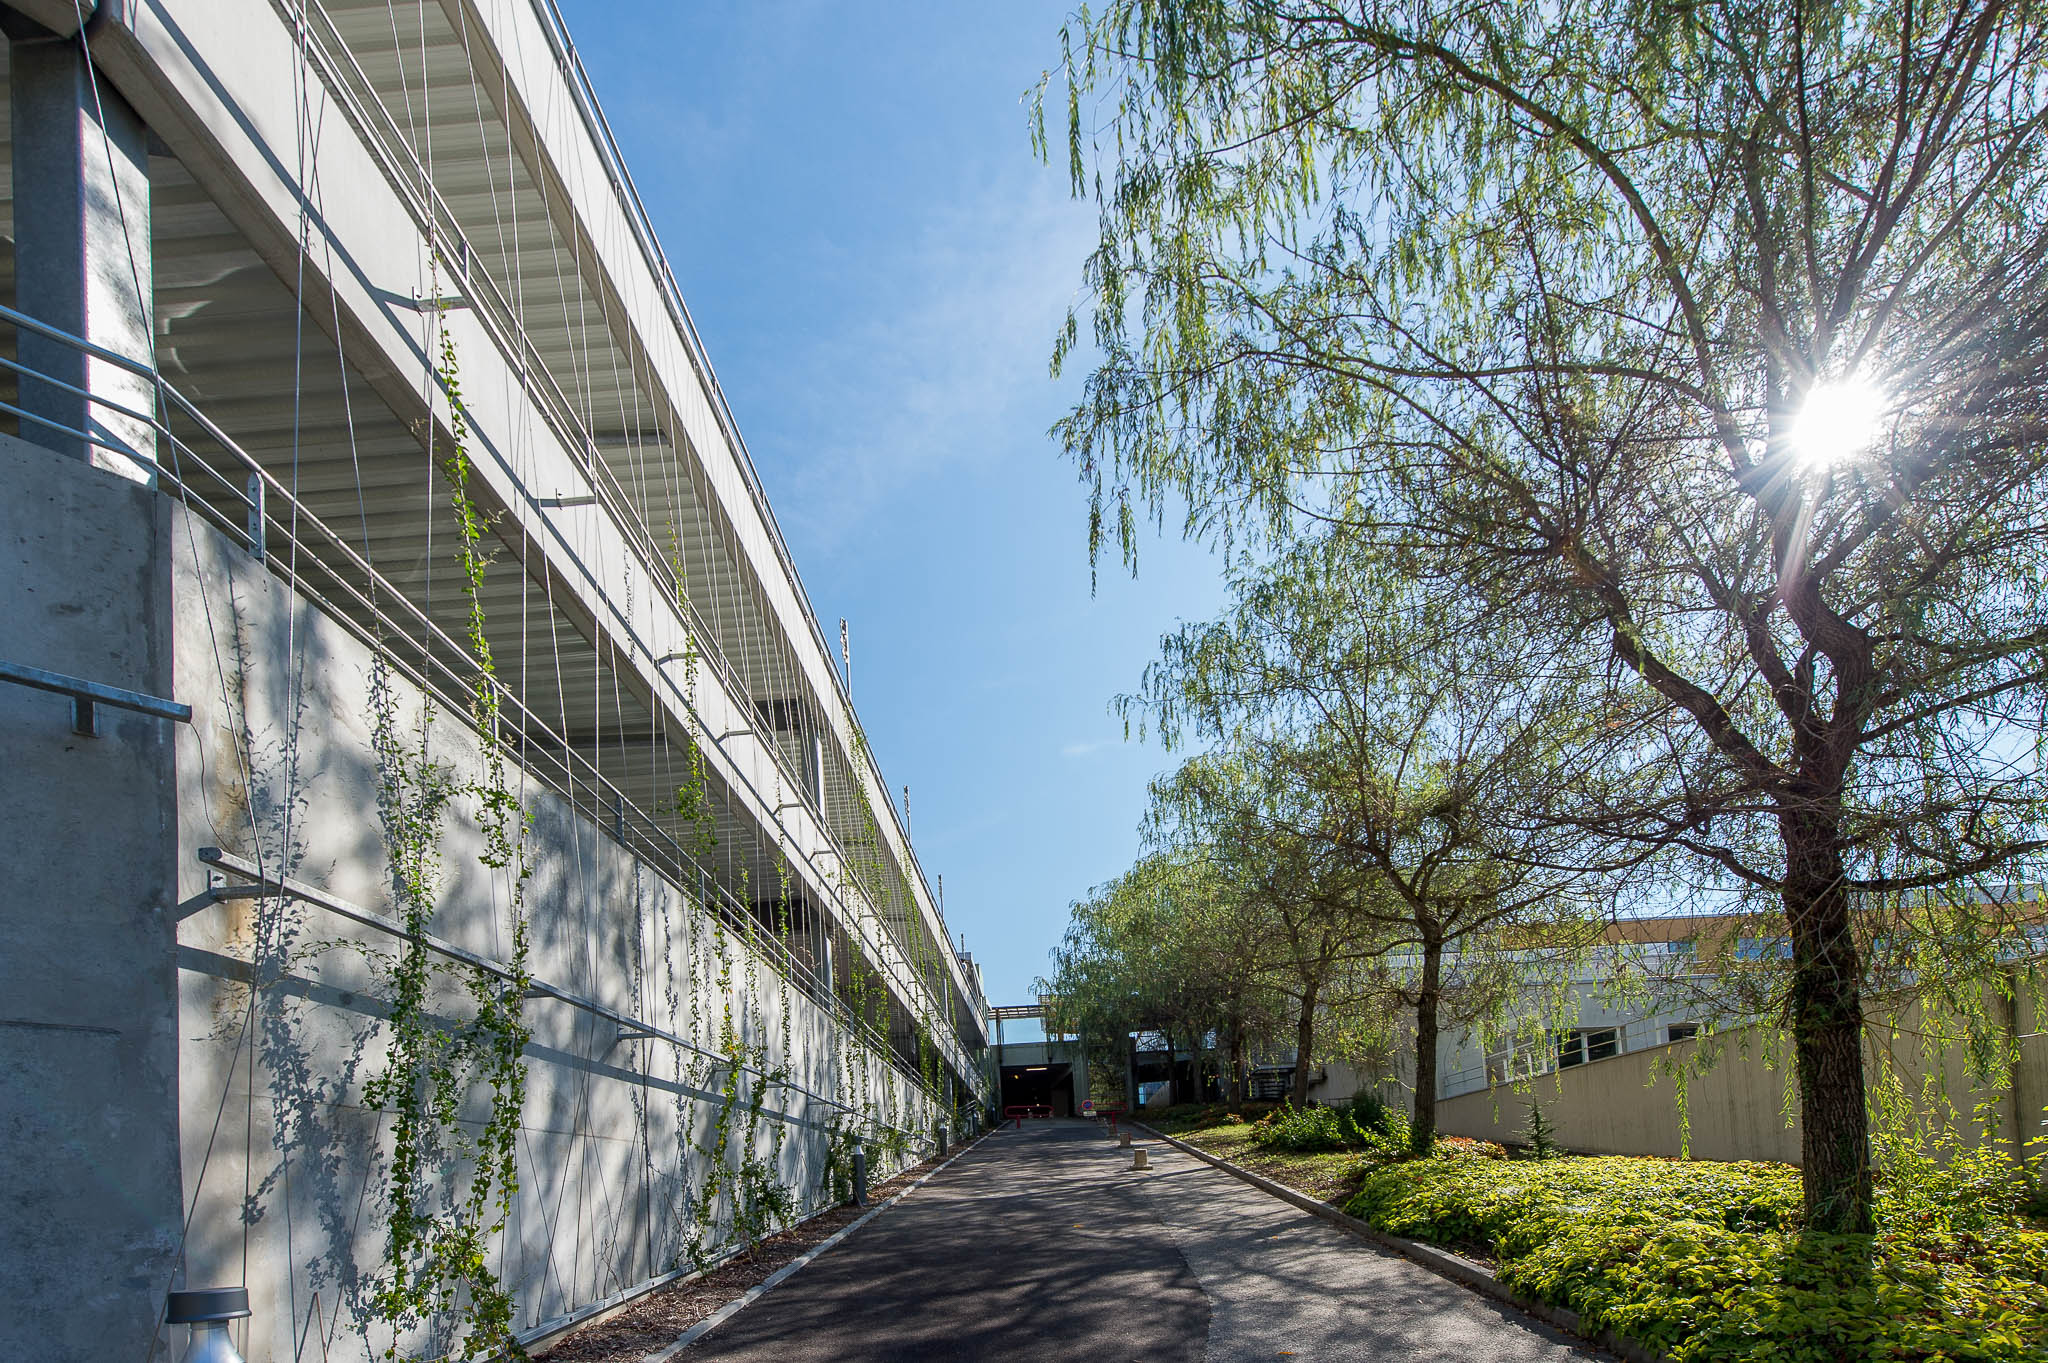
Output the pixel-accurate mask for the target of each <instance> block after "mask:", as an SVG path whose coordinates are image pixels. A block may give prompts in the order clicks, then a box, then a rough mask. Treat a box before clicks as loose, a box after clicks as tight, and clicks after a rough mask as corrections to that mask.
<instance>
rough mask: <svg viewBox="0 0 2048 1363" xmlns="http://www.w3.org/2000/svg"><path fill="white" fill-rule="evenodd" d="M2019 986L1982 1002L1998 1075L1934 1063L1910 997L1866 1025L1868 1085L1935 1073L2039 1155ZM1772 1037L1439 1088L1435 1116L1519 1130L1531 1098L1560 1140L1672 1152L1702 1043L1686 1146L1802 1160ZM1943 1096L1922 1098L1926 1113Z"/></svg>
mask: <svg viewBox="0 0 2048 1363" xmlns="http://www.w3.org/2000/svg"><path fill="white" fill-rule="evenodd" d="M2018 992H2019V998H2018V1002H2017V1006H2016V1008H2014V1009H2013V1010H2012V1011H2010V1012H2008V1011H2007V1010H2008V1005H2007V1004H2006V1003H2005V1002H2004V1001H2003V1000H2001V999H1998V998H1996V997H1993V998H1991V999H1990V1001H1989V1004H1988V1006H1989V1007H1990V1009H1991V1010H1992V1011H1991V1014H1990V1015H1991V1016H1992V1017H1993V1018H1995V1019H1998V1020H1999V1021H2000V1022H2001V1023H2002V1024H2003V1025H2004V1026H2006V1027H2007V1028H2009V1029H2010V1031H2009V1034H2010V1035H2012V1036H2015V1037H2018V1038H2019V1063H2018V1064H2017V1065H2016V1066H2014V1067H2013V1070H2012V1073H2011V1074H2010V1075H2008V1076H2006V1078H2005V1083H2004V1084H2003V1085H2001V1086H1995V1087H1994V1086H1984V1085H1978V1084H1975V1083H1973V1082H1972V1080H1971V1076H1970V1073H1969V1067H1968V1064H1967V1062H1966V1059H1965V1057H1964V1056H1962V1055H1961V1054H1959V1053H1957V1052H1956V1051H1955V1050H1948V1051H1944V1052H1943V1053H1942V1054H1941V1055H1940V1057H1939V1059H1938V1061H1937V1062H1936V1063H1935V1064H1933V1065H1929V1064H1928V1063H1927V1060H1926V1058H1925V1056H1924V1053H1923V1048H1922V1042H1921V1037H1922V1035H1923V1034H1924V1032H1925V1031H1926V1028H1925V1027H1924V1026H1923V1024H1922V1018H1921V1013H1920V1010H1919V1009H1918V1007H1917V1006H1915V1007H1913V1008H1910V1009H1907V1010H1906V1011H1905V1012H1903V1013H1901V1014H1900V1015H1899V1016H1898V1018H1897V1019H1896V1028H1893V1027H1892V1026H1890V1025H1888V1024H1885V1023H1879V1024H1877V1025H1875V1026H1873V1027H1872V1029H1871V1037H1872V1039H1871V1040H1870V1041H1869V1042H1868V1043H1867V1045H1866V1057H1865V1068H1866V1073H1867V1074H1868V1076H1869V1079H1870V1081H1871V1082H1872V1083H1873V1084H1875V1083H1877V1082H1878V1081H1879V1079H1880V1077H1881V1076H1882V1075H1884V1074H1885V1073H1887V1072H1889V1073H1891V1074H1894V1075H1897V1076H1899V1077H1900V1078H1901V1079H1902V1080H1903V1082H1904V1086H1905V1089H1906V1091H1907V1094H1908V1096H1914V1095H1918V1094H1919V1093H1920V1092H1921V1089H1922V1082H1923V1080H1932V1082H1933V1085H1934V1087H1935V1089H1936V1090H1937V1091H1939V1092H1940V1093H1942V1094H1944V1095H1946V1103H1947V1104H1948V1105H1949V1106H1952V1107H1953V1109H1954V1110H1955V1111H1957V1112H1959V1113H1961V1114H1962V1115H1963V1116H1964V1117H1965V1118H1966V1119H1967V1118H1969V1117H1970V1116H1971V1115H1972V1114H1973V1113H1974V1112H1975V1111H1976V1109H1977V1107H1978V1105H1979V1104H1980V1103H1985V1102H1992V1103H1995V1104H1996V1107H1995V1110H1994V1111H1993V1112H1992V1113H1991V1114H1990V1115H1991V1117H1992V1119H1993V1122H1994V1130H1995V1134H1996V1137H1997V1139H1998V1140H1999V1141H2000V1142H2001V1143H2002V1144H2004V1145H2006V1146H2008V1147H2014V1146H2018V1145H2020V1144H2025V1145H2026V1146H2027V1147H2028V1156H2029V1158H2033V1159H2039V1158H2040V1157H2041V1156H2042V1155H2043V1153H2044V1151H2048V1124H2044V1122H2043V1109H2044V1104H2048V1037H2044V1036H2043V1034H2042V1029H2041V1018H2040V1015H2039V1013H2038V1011H2037V1009H2036V1007H2035V1005H2034V1003H2033V1001H2032V1000H2031V998H2030V997H2029V994H2028V990H2027V989H2026V987H2025V986H2024V985H2022V987H2021V988H2020V989H2019V991H2018ZM1771 1040H1772V1037H1771V1036H1770V1035H1769V1034H1768V1033H1767V1032H1766V1031H1765V1029H1764V1028H1762V1027H1757V1026H1752V1027H1745V1028H1739V1029H1735V1030H1731V1031H1728V1032H1724V1033H1722V1034H1720V1035H1719V1036H1717V1037H1713V1038H1708V1039H1701V1040H1692V1041H1681V1042H1677V1043H1675V1044H1672V1045H1668V1046H1658V1047H1653V1048H1650V1049H1647V1050H1641V1051H1635V1052H1632V1053H1628V1054H1623V1055H1618V1056H1615V1057H1613V1058H1611V1059H1607V1060H1596V1061H1593V1062H1591V1063H1590V1064H1585V1065H1578V1066H1574V1067H1573V1068H1571V1069H1566V1070H1560V1071H1558V1072H1556V1073H1555V1074H1550V1075H1545V1076H1543V1077H1542V1078H1539V1079H1537V1080H1535V1081H1533V1086H1532V1087H1530V1088H1527V1089H1525V1090H1523V1091H1517V1090H1516V1089H1514V1088H1513V1087H1511V1086H1508V1085H1497V1086H1495V1087H1493V1088H1491V1089H1487V1090H1483V1091H1480V1092H1477V1093H1469V1094H1464V1095H1461V1096H1459V1097H1456V1098H1449V1099H1444V1100H1442V1101H1440V1102H1439V1103H1438V1104H1437V1121H1438V1123H1439V1126H1440V1128H1441V1130H1442V1131H1443V1132H1444V1134H1446V1135H1456V1136H1476V1137H1479V1138H1481V1139H1484V1140H1496V1141H1519V1140H1521V1139H1522V1134H1521V1133H1522V1130H1523V1128H1524V1126H1525V1125H1526V1123H1527V1121H1528V1112H1529V1105H1530V1103H1531V1101H1532V1100H1533V1101H1534V1102H1536V1103H1539V1104H1541V1105H1542V1108H1543V1111H1544V1114H1545V1115H1546V1116H1547V1117H1549V1118H1550V1119H1551V1121H1552V1122H1553V1123H1554V1124H1555V1125H1556V1128H1557V1139H1558V1141H1559V1142H1560V1143H1561V1144H1563V1145H1565V1146H1567V1147H1568V1148H1570V1149H1574V1150H1581V1151H1586V1152H1589V1153H1595V1154H1615V1155H1664V1156H1671V1157H1676V1156H1677V1155H1678V1154H1679V1153H1680V1151H1681V1149H1682V1148H1684V1147H1685V1145H1686V1142H1685V1140H1684V1139H1683V1134H1684V1133H1683V1132H1682V1130H1681V1121H1680V1116H1679V1104H1678V1100H1677V1093H1676V1088H1675V1084H1674V1080H1673V1078H1672V1077H1671V1073H1670V1071H1671V1068H1672V1067H1674V1066H1685V1065H1687V1064H1688V1063H1689V1062H1691V1061H1693V1060H1695V1059H1697V1058H1701V1057H1702V1054H1703V1052H1702V1048H1705V1052H1704V1054H1705V1055H1707V1056H1711V1057H1713V1063H1712V1066H1711V1068H1709V1069H1707V1070H1706V1072H1705V1073H1702V1074H1697V1075H1695V1076H1693V1077H1692V1078H1691V1080H1690V1081H1689V1082H1688V1085H1687V1089H1686V1104H1685V1110H1686V1112H1687V1114H1688V1115H1689V1117H1690V1123H1691V1131H1690V1152H1691V1155H1692V1157H1693V1158H1695V1159H1717V1160H1779V1161H1782V1162H1784V1163H1787V1164H1797V1163H1799V1121H1798V1103H1797V1100H1796V1093H1794V1092H1793V1091H1792V1088H1791V1083H1792V1081H1791V1079H1790V1065H1791V1056H1790V1048H1789V1044H1787V1043H1786V1042H1785V1040H1784V1039H1783V1038H1782V1037H1780V1038H1777V1040H1778V1044H1779V1054H1778V1056H1777V1057H1776V1058H1777V1061H1778V1063H1777V1066H1776V1068H1773V1067H1772V1066H1771V1064H1770V1063H1768V1062H1767V1060H1766V1055H1765V1052H1766V1049H1767V1045H1768V1043H1769V1042H1770V1041H1771ZM1881 1051H1882V1052H1884V1053H1883V1054H1881V1053H1880V1052H1881ZM1939 1106H1941V1104H1939V1103H1936V1104H1925V1105H1923V1107H1922V1112H1923V1120H1924V1119H1925V1114H1926V1113H1927V1112H1928V1111H1929V1110H1930V1109H1934V1108H1938V1107H1939ZM1964 1134H1965V1135H1966V1137H1967V1136H1970V1135H1972V1134H1973V1133H1970V1132H1965V1133H1964Z"/></svg>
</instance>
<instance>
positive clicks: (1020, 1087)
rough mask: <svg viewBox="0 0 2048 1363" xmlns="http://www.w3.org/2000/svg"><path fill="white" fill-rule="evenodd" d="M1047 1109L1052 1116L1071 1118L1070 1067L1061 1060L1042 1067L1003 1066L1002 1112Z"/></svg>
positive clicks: (1071, 1082)
mask: <svg viewBox="0 0 2048 1363" xmlns="http://www.w3.org/2000/svg"><path fill="white" fill-rule="evenodd" d="M1013 1107H1049V1108H1051V1109H1052V1115H1053V1116H1055V1117H1071V1116H1073V1115H1074V1067H1073V1065H1072V1064H1071V1063H1070V1062H1068V1061H1064V1060H1054V1061H1049V1062H1047V1063H1046V1064H1043V1065H1005V1066H1003V1111H1005V1112H1007V1111H1009V1110H1010V1109H1011V1108H1013Z"/></svg>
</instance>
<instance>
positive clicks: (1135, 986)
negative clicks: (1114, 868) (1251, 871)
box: [1038, 852, 1267, 1105]
mask: <svg viewBox="0 0 2048 1363" xmlns="http://www.w3.org/2000/svg"><path fill="white" fill-rule="evenodd" d="M1260 936H1261V933H1260V930H1259V927H1258V925H1257V924H1255V923H1252V922H1248V921H1247V920H1246V917H1245V912H1244V906H1243V905H1242V904H1241V903H1240V902H1239V901H1238V900H1237V899H1236V898H1235V897H1234V896H1232V895H1231V894H1230V893H1229V890H1228V887H1227V886H1226V885H1225V884H1224V883H1223V882H1222V880H1221V879H1220V878H1219V877H1218V876H1217V874H1216V872H1215V869H1214V867H1213V866H1212V865H1211V864H1210V862H1209V860H1208V859H1207V858H1206V857H1204V856H1202V855H1200V854H1199V852H1197V853H1195V854H1192V855H1189V854H1183V853H1179V852H1175V853H1167V854H1159V855H1153V856H1148V857H1145V858H1143V859H1141V860H1140V861H1138V862H1137V863H1136V864H1135V865H1134V866H1132V867H1131V868H1130V869H1129V870H1127V871H1125V872H1124V873H1123V874H1121V875H1119V876H1117V877H1116V878H1115V879H1113V880H1111V881H1109V882H1108V883H1107V884H1105V885H1102V886H1099V887H1097V888H1096V890H1095V891H1094V892H1093V893H1092V894H1091V895H1090V896H1089V897H1088V898H1086V899H1084V900H1081V901H1079V902H1077V903H1076V904H1075V905H1074V906H1073V915H1072V918H1071V920H1070V922H1069V924H1068V927H1067V932H1066V936H1065V938H1064V939H1063V940H1062V942H1061V944H1060V945H1059V946H1058V947H1056V948H1054V950H1053V953H1052V956H1053V973H1052V975H1051V977H1050V978H1048V979H1042V980H1040V981H1039V982H1038V989H1039V992H1040V993H1041V994H1044V995H1047V996H1049V997H1051V998H1052V999H1054V1000H1055V1001H1056V1006H1057V1009H1058V1013H1059V1017H1060V1019H1061V1021H1062V1023H1063V1025H1065V1026H1067V1027H1069V1028H1070V1029H1072V1030H1074V1031H1077V1032H1079V1033H1080V1035H1081V1037H1082V1039H1083V1042H1084V1044H1085V1045H1086V1046H1087V1047H1088V1053H1089V1059H1090V1061H1091V1062H1092V1063H1096V1064H1099V1065H1102V1066H1104V1067H1106V1068H1107V1069H1109V1071H1110V1072H1111V1073H1120V1072H1121V1071H1122V1068H1123V1064H1124V1061H1125V1059H1126V1056H1125V1054H1124V1047H1125V1046H1126V1045H1127V1044H1128V1040H1129V1037H1130V1035H1131V1034H1132V1033H1133V1032H1159V1033H1161V1034H1162V1035H1163V1036H1165V1037H1166V1039H1167V1047H1168V1052H1169V1054H1171V1052H1172V1050H1173V1048H1174V1043H1175V1042H1176V1041H1185V1042H1186V1043H1187V1046H1188V1049H1189V1053H1190V1056H1191V1063H1192V1064H1193V1065H1194V1068H1195V1069H1196V1071H1197V1072H1199V1071H1200V1068H1201V1062H1202V1058H1203V1055H1204V1053H1205V1052H1206V1051H1207V1050H1208V1049H1209V1045H1208V1043H1209V1041H1210V1039H1211V1038H1212V1037H1213V1038H1218V1039H1220V1040H1221V1042H1222V1049H1223V1050H1224V1052H1225V1054H1226V1055H1227V1056H1229V1057H1230V1059H1231V1060H1232V1061H1233V1062H1235V1061H1241V1060H1242V1058H1243V1053H1244V1049H1245V1045H1246V1043H1247V1041H1248V1040H1249V1039H1251V1037H1252V1036H1253V1034H1254V1033H1255V1032H1257V1031H1259V1029H1260V1028H1261V1026H1262V1024H1263V1021H1264V1019H1265V1018H1266V1016H1267V1012H1266V1008H1265V1002H1264V995H1263V993H1262V991H1261V990H1260V989H1259V987H1258V984H1257V981H1256V980H1255V979H1254V978H1253V976H1254V973H1255V972H1254V969H1253V967H1252V965H1251V961H1252V959H1253V958H1252V955H1251V952H1250V950H1249V948H1250V947H1251V945H1252V944H1254V943H1255V942H1256V941H1258V940H1259V938H1260ZM1125 1098H1126V1100H1127V1101H1129V1102H1130V1103H1132V1104H1133V1105H1135V1104H1136V1102H1137V1095H1136V1094H1126V1095H1125Z"/></svg>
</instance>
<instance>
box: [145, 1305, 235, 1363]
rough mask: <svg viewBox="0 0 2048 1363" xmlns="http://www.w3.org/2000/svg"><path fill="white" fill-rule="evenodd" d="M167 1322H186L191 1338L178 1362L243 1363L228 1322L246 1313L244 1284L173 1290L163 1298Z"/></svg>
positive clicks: (175, 1323)
mask: <svg viewBox="0 0 2048 1363" xmlns="http://www.w3.org/2000/svg"><path fill="white" fill-rule="evenodd" d="M165 1306H166V1307H167V1308H168V1309H167V1310H166V1311H165V1312H164V1323H165V1324H167V1325H189V1326H191V1327H192V1340H191V1342H190V1343H189V1344H187V1345H186V1346H185V1354H184V1357H183V1358H182V1359H181V1360H180V1361H179V1363H242V1355H241V1354H239V1353H237V1352H236V1351H235V1344H234V1341H233V1340H231V1339H229V1338H228V1322H229V1321H231V1320H244V1319H247V1317H248V1315H249V1289H248V1288H246V1287H200V1288H193V1289H190V1290H188V1291H184V1292H173V1293H171V1295H170V1297H169V1299H168V1300H167V1301H166V1302H165Z"/></svg>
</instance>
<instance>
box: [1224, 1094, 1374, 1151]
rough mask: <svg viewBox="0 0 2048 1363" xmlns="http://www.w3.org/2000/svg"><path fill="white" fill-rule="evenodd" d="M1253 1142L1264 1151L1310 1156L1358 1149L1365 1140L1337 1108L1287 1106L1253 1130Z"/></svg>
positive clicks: (1266, 1118) (1267, 1117)
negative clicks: (1332, 1151) (1279, 1151)
mask: <svg viewBox="0 0 2048 1363" xmlns="http://www.w3.org/2000/svg"><path fill="white" fill-rule="evenodd" d="M1251 1138H1252V1144H1253V1145H1256V1146H1258V1147H1260V1148H1261V1149H1264V1150H1284V1151H1288V1152H1290V1153H1292V1154H1301V1155H1308V1154H1320V1153H1322V1152H1325V1151H1330V1150H1350V1149H1354V1148H1355V1147H1356V1146H1357V1145H1358V1144H1359V1143H1360V1142H1361V1141H1362V1140H1363V1134H1362V1133H1361V1132H1359V1130H1358V1128H1357V1126H1356V1124H1355V1123H1353V1122H1352V1121H1351V1118H1350V1114H1349V1113H1348V1112H1342V1111H1340V1110H1338V1109H1337V1108H1334V1107H1295V1106H1293V1105H1292V1104H1283V1105H1282V1106H1280V1107H1278V1108H1275V1109H1274V1110H1273V1111H1272V1112H1269V1113H1267V1114H1266V1115H1265V1116H1264V1117H1262V1118H1260V1119H1259V1120H1258V1122H1256V1123H1255V1124H1254V1125H1253V1126H1252V1137H1251Z"/></svg>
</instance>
